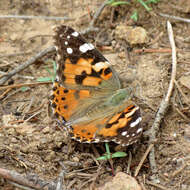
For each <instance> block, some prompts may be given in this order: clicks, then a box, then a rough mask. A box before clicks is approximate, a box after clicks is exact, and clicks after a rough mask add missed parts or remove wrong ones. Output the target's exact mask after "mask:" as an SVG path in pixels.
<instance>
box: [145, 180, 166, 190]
mask: <svg viewBox="0 0 190 190" xmlns="http://www.w3.org/2000/svg"><path fill="white" fill-rule="evenodd" d="M146 183H147V184H149V185H152V186H154V187H157V188H159V189H162V190H169V189H168V188H166V187H164V186H163V185H160V184H156V183H153V182H151V181H148V180H147V181H146Z"/></svg>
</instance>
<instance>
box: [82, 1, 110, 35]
mask: <svg viewBox="0 0 190 190" xmlns="http://www.w3.org/2000/svg"><path fill="white" fill-rule="evenodd" d="M107 5H108V0H105V1H104V2H103V3H102V4H101V6H100V7H99V8H98V10H97V11H96V13H95V14H94V16H93V19H92V20H91V22H90V24H89V27H88V28H87V29H85V30H83V31H81V32H80V34H82V35H84V34H86V33H88V32H91V31H98V30H99V28H96V27H94V24H95V22H96V21H97V19H98V17H99V16H100V14H101V13H102V11H103V10H104V8H105V7H106V6H107Z"/></svg>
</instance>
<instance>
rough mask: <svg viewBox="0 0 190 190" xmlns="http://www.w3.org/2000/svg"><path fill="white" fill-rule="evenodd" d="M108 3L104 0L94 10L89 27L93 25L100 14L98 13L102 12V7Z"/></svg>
mask: <svg viewBox="0 0 190 190" xmlns="http://www.w3.org/2000/svg"><path fill="white" fill-rule="evenodd" d="M107 5H108V0H105V1H104V2H103V3H102V4H101V6H100V7H99V9H98V10H97V11H96V13H95V15H94V16H93V19H92V20H91V22H90V27H93V26H94V24H95V22H96V20H97V19H98V17H99V16H100V14H101V13H102V11H103V10H104V8H105V7H106V6H107Z"/></svg>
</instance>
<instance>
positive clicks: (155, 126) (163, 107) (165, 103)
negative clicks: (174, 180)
mask: <svg viewBox="0 0 190 190" xmlns="http://www.w3.org/2000/svg"><path fill="white" fill-rule="evenodd" d="M167 29H168V36H169V40H170V45H171V48H172V74H171V80H170V84H169V88H168V92H167V94H166V97H165V98H163V100H162V101H161V104H160V107H159V110H158V112H157V114H156V118H155V120H154V123H153V125H152V127H151V129H150V131H149V142H150V143H151V144H154V142H155V141H156V134H157V133H158V130H159V127H160V124H161V121H162V119H163V118H164V115H165V113H166V110H167V108H168V106H169V100H170V97H171V94H172V91H173V87H174V81H175V77H176V62H177V61H176V47H175V42H174V37H173V30H172V26H171V24H170V22H169V21H167ZM154 152H155V149H154V147H153V148H152V150H151V152H150V154H149V160H150V167H151V170H152V173H153V174H156V173H157V166H156V160H155V154H154ZM155 180H156V181H157V180H158V179H155Z"/></svg>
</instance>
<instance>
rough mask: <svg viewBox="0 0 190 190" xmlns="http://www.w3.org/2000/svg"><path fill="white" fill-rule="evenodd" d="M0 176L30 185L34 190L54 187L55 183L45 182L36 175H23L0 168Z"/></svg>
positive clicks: (23, 184)
mask: <svg viewBox="0 0 190 190" xmlns="http://www.w3.org/2000/svg"><path fill="white" fill-rule="evenodd" d="M0 176H1V177H2V178H4V179H7V180H9V181H12V182H14V183H17V184H20V185H22V186H26V187H30V188H33V189H35V190H43V189H44V190H45V189H55V188H56V184H55V183H53V182H47V181H44V180H42V179H40V178H37V176H34V175H30V176H29V175H28V176H24V175H21V174H19V173H17V172H14V171H11V170H6V169H3V168H0Z"/></svg>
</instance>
